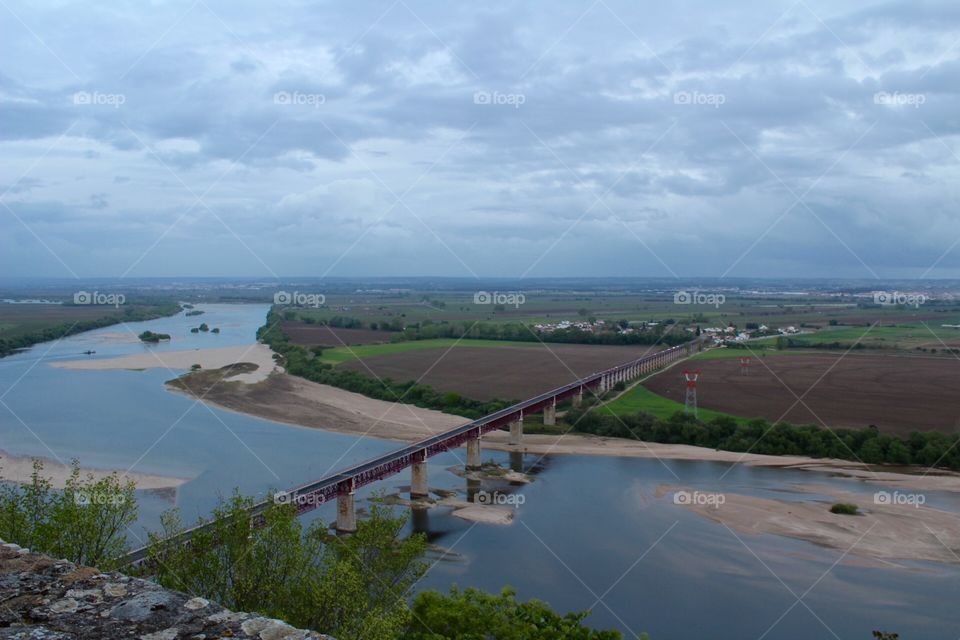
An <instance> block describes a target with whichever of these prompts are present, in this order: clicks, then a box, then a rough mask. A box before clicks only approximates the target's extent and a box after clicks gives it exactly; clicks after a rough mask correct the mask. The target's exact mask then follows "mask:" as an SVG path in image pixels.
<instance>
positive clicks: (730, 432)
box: [565, 403, 960, 470]
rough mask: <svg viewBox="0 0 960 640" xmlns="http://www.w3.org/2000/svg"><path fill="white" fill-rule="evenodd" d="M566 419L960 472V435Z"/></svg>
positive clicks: (610, 429)
mask: <svg viewBox="0 0 960 640" xmlns="http://www.w3.org/2000/svg"><path fill="white" fill-rule="evenodd" d="M565 420H566V421H567V423H568V424H572V425H575V429H576V430H577V431H581V432H584V433H591V434H594V435H600V436H607V437H616V438H631V439H635V440H644V441H646V442H661V443H664V444H691V445H695V446H698V447H709V448H711V449H722V450H724V451H738V452H747V451H749V452H750V453H758V454H767V455H775V456H779V455H796V456H810V457H812V458H838V459H841V460H854V461H858V462H865V463H867V464H897V465H908V464H920V465H924V466H927V467H939V468H944V469H953V470H960V444H958V443H960V434H954V435H949V436H948V435H945V434H943V433H940V432H938V431H923V432H914V433H912V434H910V437H908V438H906V439H904V438H898V437H896V436H892V435H888V434H885V433H880V431H879V430H878V429H877V428H876V427H873V426H871V427H865V428H863V429H828V428H826V427H820V426H816V425H804V426H793V425H790V424H787V423H784V422H778V423H776V424H770V423H769V422H767V421H766V420H751V421H750V422H748V423H746V424H738V422H737V421H736V420H735V419H733V418H731V417H728V416H719V417H716V418H714V419H712V420H710V421H708V422H703V421H700V420H697V419H696V418H695V417H693V416H691V415H689V414H685V413H683V412H680V411H678V412H677V413H675V414H674V415H673V416H671V417H670V418H668V419H666V420H661V419H659V418H657V417H655V416H652V415H650V414H648V413H643V412H639V413H636V414H633V415H621V416H615V415H612V414H610V413H609V412H607V411H605V409H604V408H603V407H602V406H601V407H599V408H596V409H594V410H590V407H589V406H588V403H585V404H584V407H583V408H580V409H573V410H571V411H568V412H567V415H566V417H565Z"/></svg>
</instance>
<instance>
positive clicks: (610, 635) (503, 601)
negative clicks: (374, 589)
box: [404, 587, 646, 640]
mask: <svg viewBox="0 0 960 640" xmlns="http://www.w3.org/2000/svg"><path fill="white" fill-rule="evenodd" d="M588 615H589V612H586V611H584V612H580V613H568V614H567V615H565V616H560V615H558V614H557V613H555V612H554V611H553V610H552V609H550V607H549V606H547V605H546V604H545V603H543V602H541V601H539V600H530V601H528V602H517V600H516V592H515V591H514V590H512V589H509V588H505V589H504V590H503V591H502V592H501V593H500V594H499V595H494V594H491V593H485V592H483V591H480V590H479V589H473V588H469V589H466V590H464V591H460V590H458V589H457V588H456V587H454V588H453V589H452V590H451V591H450V594H449V595H443V594H441V593H438V592H436V591H426V592H424V593H421V594H420V595H418V596H417V598H416V600H414V603H413V615H412V617H411V623H410V626H409V628H408V629H407V634H406V635H405V636H404V637H405V638H408V639H409V640H446V639H453V640H486V639H487V638H496V639H497V640H555V639H558V638H561V639H563V640H619V639H620V638H621V635H620V632H619V631H595V630H593V629H590V628H588V627H585V626H583V620H584V618H586V617H587V616H588ZM641 638H646V634H643V635H642V636H641Z"/></svg>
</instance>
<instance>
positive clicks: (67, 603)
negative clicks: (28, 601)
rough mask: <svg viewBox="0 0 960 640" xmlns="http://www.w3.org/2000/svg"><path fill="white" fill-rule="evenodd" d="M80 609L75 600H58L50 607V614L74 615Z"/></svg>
mask: <svg viewBox="0 0 960 640" xmlns="http://www.w3.org/2000/svg"><path fill="white" fill-rule="evenodd" d="M77 608H78V605H77V601H76V600H74V599H73V598H64V599H63V600H57V601H56V602H54V603H53V604H52V605H50V613H53V614H60V613H73V612H74V611H76V610H77Z"/></svg>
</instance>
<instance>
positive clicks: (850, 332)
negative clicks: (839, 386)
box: [791, 318, 960, 350]
mask: <svg viewBox="0 0 960 640" xmlns="http://www.w3.org/2000/svg"><path fill="white" fill-rule="evenodd" d="M944 320H945V321H946V320H949V318H944ZM941 324H953V323H952V322H939V323H933V322H927V323H926V326H924V325H923V324H906V325H898V326H894V327H883V326H876V327H873V328H872V329H871V328H870V327H869V326H858V327H829V328H825V329H821V330H820V331H817V332H816V333H813V334H802V335H796V336H791V339H792V340H793V341H794V342H800V343H804V344H809V345H820V344H832V343H839V344H841V345H853V344H858V345H863V347H864V348H873V349H899V350H911V349H917V348H918V347H919V348H928V349H929V348H932V349H937V350H939V349H942V348H944V344H947V345H949V346H951V347H953V346H957V343H958V341H960V330H958V329H953V328H947V327H942V326H940V325H941Z"/></svg>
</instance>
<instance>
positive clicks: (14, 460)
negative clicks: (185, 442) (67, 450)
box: [0, 450, 190, 491]
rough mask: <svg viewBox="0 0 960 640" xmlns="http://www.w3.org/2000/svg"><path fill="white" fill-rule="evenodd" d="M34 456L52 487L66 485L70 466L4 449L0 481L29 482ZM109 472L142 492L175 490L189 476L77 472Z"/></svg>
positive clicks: (85, 470)
mask: <svg viewBox="0 0 960 640" xmlns="http://www.w3.org/2000/svg"><path fill="white" fill-rule="evenodd" d="M36 459H39V460H41V461H42V462H43V471H42V473H41V475H42V476H43V477H45V478H49V479H50V483H51V484H52V485H53V487H54V488H56V489H62V488H63V487H64V485H65V484H66V481H67V478H69V477H70V474H71V473H72V472H73V467H71V466H70V465H68V464H64V463H62V462H58V461H56V460H51V459H49V458H38V457H31V456H14V455H10V454H9V453H7V452H6V451H3V450H0V480H6V481H9V482H16V483H18V484H24V483H27V482H30V476H31V474H32V473H33V462H34V460H36ZM111 473H117V475H118V476H119V477H120V481H121V482H126V481H127V480H132V481H133V482H134V483H136V485H137V489H138V490H143V491H158V490H169V489H177V488H179V487H180V486H181V485H182V484H184V483H186V482H188V481H189V480H190V479H189V478H174V477H171V476H159V475H153V474H150V473H140V472H136V471H129V472H124V471H122V470H117V471H113V470H109V469H94V468H89V467H80V475H81V476H82V477H84V478H86V477H87V476H88V475H91V476H93V478H94V479H95V480H100V479H102V478H105V477H107V476H109V475H110V474H111Z"/></svg>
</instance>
